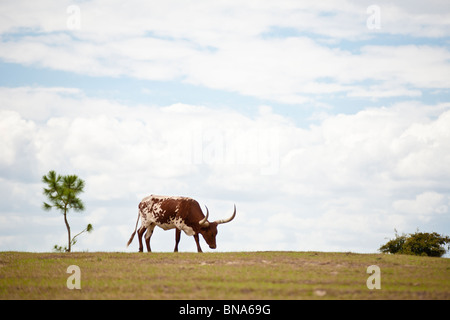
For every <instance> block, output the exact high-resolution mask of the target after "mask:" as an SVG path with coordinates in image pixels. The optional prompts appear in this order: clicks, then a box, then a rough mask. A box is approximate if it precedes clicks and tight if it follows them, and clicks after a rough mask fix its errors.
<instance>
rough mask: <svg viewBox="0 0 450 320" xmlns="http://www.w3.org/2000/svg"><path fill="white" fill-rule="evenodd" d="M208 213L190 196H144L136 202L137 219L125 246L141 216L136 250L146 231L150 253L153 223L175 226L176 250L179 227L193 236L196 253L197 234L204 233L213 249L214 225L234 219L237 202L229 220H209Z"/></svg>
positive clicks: (168, 227) (155, 224)
mask: <svg viewBox="0 0 450 320" xmlns="http://www.w3.org/2000/svg"><path fill="white" fill-rule="evenodd" d="M205 207H206V206H205ZM208 216H209V211H208V207H206V216H205V215H204V214H203V212H202V209H201V208H200V205H199V204H198V202H197V201H196V200H194V199H191V198H187V197H169V196H155V195H151V196H148V197H145V198H144V199H142V201H141V202H140V203H139V214H138V219H137V221H136V227H135V228H134V232H133V233H132V235H131V238H130V240H129V241H128V244H127V247H128V246H129V245H130V243H131V242H132V241H133V238H134V235H135V234H136V229H137V225H138V222H139V218H140V219H141V227H140V228H139V230H138V239H139V252H142V251H143V246H142V236H143V235H144V232H145V231H147V233H146V234H145V244H146V246H147V251H148V252H151V249H150V238H151V236H152V234H153V229H154V228H155V226H158V227H160V228H162V229H164V230H169V229H174V228H176V229H177V231H176V236H175V252H177V251H178V243H179V241H180V235H181V230H183V231H184V233H186V234H187V235H188V236H194V239H195V243H196V244H197V251H198V252H202V249H201V247H200V242H199V237H198V235H199V234H201V235H202V236H203V238H204V239H205V241H206V243H207V244H208V245H209V247H210V248H211V249H215V248H216V235H217V225H219V224H221V223H227V222H230V221H231V220H233V219H234V217H235V216H236V205H235V206H234V212H233V215H232V216H231V217H229V218H228V219H224V220H217V221H214V222H209V221H208Z"/></svg>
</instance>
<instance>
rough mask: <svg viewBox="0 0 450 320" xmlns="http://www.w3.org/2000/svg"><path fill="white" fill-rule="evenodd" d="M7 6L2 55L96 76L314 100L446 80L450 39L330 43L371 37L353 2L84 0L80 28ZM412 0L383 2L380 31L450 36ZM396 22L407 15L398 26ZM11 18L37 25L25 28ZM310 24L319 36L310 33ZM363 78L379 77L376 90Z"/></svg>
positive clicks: (387, 92) (387, 93)
mask: <svg viewBox="0 0 450 320" xmlns="http://www.w3.org/2000/svg"><path fill="white" fill-rule="evenodd" d="M67 5H69V3H68V4H67ZM3 6H4V7H5V8H4V10H6V11H5V12H9V16H12V17H15V18H16V20H15V19H12V20H11V21H6V22H4V25H3V28H0V30H3V32H4V33H6V36H4V37H2V38H1V46H2V51H1V53H0V58H1V59H3V60H4V61H7V62H13V63H20V64H24V65H36V66H39V67H46V68H51V69H55V70H63V71H68V72H74V73H79V74H87V75H90V76H112V77H119V76H127V77H133V78H137V79H146V80H158V81H172V80H181V81H183V82H185V83H190V84H195V85H201V86H205V87H208V88H213V89H220V90H226V91H230V92H238V93H240V94H243V95H247V96H252V97H257V98H260V99H266V100H269V101H276V102H281V103H286V104H304V103H307V102H310V101H311V98H309V97H308V95H309V94H321V95H325V96H327V95H329V94H333V93H340V94H343V95H348V96H354V97H367V96H370V97H393V96H420V94H421V90H423V88H437V89H438V88H448V86H449V80H448V77H446V75H447V74H448V73H450V64H449V62H448V61H449V59H450V52H449V51H448V49H446V48H442V47H435V46H432V45H422V46H417V45H389V46H388V45H361V48H360V49H359V50H357V51H350V50H345V49H343V48H337V47H336V46H329V45H327V41H325V40H327V39H328V40H329V41H341V40H343V39H345V40H348V39H351V40H353V41H357V40H361V39H367V38H370V37H371V36H373V35H371V34H369V33H368V30H367V28H366V24H365V19H367V14H366V7H364V6H362V5H361V4H358V3H356V2H341V3H334V2H326V3H324V4H322V3H321V4H314V5H312V4H301V3H298V2H291V1H286V2H282V3H277V5H276V6H274V5H273V4H271V3H270V2H267V3H266V2H258V5H257V6H255V5H252V4H242V3H240V2H239V3H235V2H230V3H228V2H226V3H221V4H214V5H212V3H210V2H198V3H197V2H196V4H187V3H185V2H177V1H175V2H174V3H171V4H170V5H168V4H166V3H164V4H161V3H152V2H144V3H142V2H136V3H129V4H127V6H123V5H120V4H119V3H109V4H108V5H106V4H104V3H103V2H102V1H92V2H85V3H81V4H80V5H79V8H80V19H81V22H80V29H79V30H68V29H67V26H66V23H65V20H64V19H69V18H70V17H69V16H68V15H67V14H66V12H65V11H64V10H61V12H60V11H57V10H56V8H54V7H52V10H47V9H48V6H46V5H45V4H44V5H42V7H40V6H38V7H37V8H35V7H33V9H32V10H33V14H34V16H33V17H31V13H30V12H29V10H31V8H27V7H24V6H20V5H18V6H17V7H15V6H11V5H8V4H3ZM411 6H413V7H414V4H409V3H408V5H405V6H402V5H390V4H380V7H381V8H382V17H383V21H384V23H383V28H382V29H381V30H382V31H381V32H383V34H394V35H396V34H404V33H407V34H408V35H410V36H412V35H414V34H415V33H414V32H416V31H417V30H416V27H417V26H418V25H420V26H422V27H421V28H420V30H422V31H423V30H428V29H429V30H433V31H429V32H430V33H431V34H442V35H441V36H446V35H448V32H447V33H446V31H445V30H448V28H446V26H447V23H446V22H445V19H444V20H442V14H438V13H436V12H429V13H427V14H425V15H421V16H420V17H419V18H418V17H417V13H411V12H409V10H410V9H408V8H409V7H411ZM63 8H64V6H63V4H61V9H63ZM19 10H22V11H23V12H22V11H20V12H19ZM35 10H38V13H35ZM41 12H42V15H41V14H40V13H41ZM329 12H334V14H332V15H331V14H327V13H329ZM27 19H28V20H27ZM44 19H45V20H44ZM417 19H418V20H419V21H420V23H419V22H417V21H416V20H417ZM412 20H413V21H415V22H412V23H411V24H409V23H407V24H406V26H409V25H411V26H414V27H411V30H408V29H407V28H406V29H407V31H403V30H404V29H405V24H404V22H405V21H412ZM48 21H51V22H48ZM393 21H402V29H401V30H402V31H399V30H400V29H399V28H397V27H395V25H396V23H398V22H396V23H391V22H393ZM385 25H386V26H385ZM15 26H20V27H21V28H25V29H26V30H31V31H35V32H29V33H27V34H26V35H21V34H20V33H18V32H17V30H16V29H15V28H14V27H15ZM392 26H394V27H392ZM19 30H21V29H19ZM439 30H440V31H439ZM49 31H51V32H49ZM289 32H291V33H292V32H293V34H290V33H289ZM311 33H313V34H317V35H319V37H318V38H316V39H312V38H311V37H308V35H309V34H311ZM422 33H423V32H422ZM422 33H419V34H422ZM425 33H426V32H425ZM321 37H322V38H321ZM320 39H322V40H323V41H320ZM324 39H325V40H324ZM329 41H328V42H329ZM356 43H357V42H356ZM412 66H414V67H412ZM365 81H372V82H374V85H373V86H372V88H370V91H368V90H367V88H366V87H365ZM393 83H394V84H395V86H394V88H392V84H393Z"/></svg>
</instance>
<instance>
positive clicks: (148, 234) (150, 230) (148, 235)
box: [145, 223, 156, 252]
mask: <svg viewBox="0 0 450 320" xmlns="http://www.w3.org/2000/svg"><path fill="white" fill-rule="evenodd" d="M155 226H156V225H155V224H154V223H152V224H151V225H149V226H148V227H147V232H146V233H145V245H146V246H147V251H148V252H152V250H151V249H150V238H151V237H152V234H153V229H155Z"/></svg>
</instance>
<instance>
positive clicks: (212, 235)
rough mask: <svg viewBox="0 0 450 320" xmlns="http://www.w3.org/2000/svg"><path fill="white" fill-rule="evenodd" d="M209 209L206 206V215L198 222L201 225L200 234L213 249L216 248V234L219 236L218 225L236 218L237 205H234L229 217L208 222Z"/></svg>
mask: <svg viewBox="0 0 450 320" xmlns="http://www.w3.org/2000/svg"><path fill="white" fill-rule="evenodd" d="M208 216H209V210H208V207H206V217H204V218H203V219H202V220H200V221H199V222H198V224H199V225H200V234H201V235H202V236H203V238H204V239H205V241H206V243H207V244H208V245H209V247H210V248H211V249H215V248H216V236H217V226H218V225H219V224H221V223H227V222H230V221H231V220H233V219H234V217H235V216H236V205H235V206H234V212H233V214H232V215H231V217H229V218H228V219H223V220H217V221H214V222H208Z"/></svg>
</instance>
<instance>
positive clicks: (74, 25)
mask: <svg viewBox="0 0 450 320" xmlns="http://www.w3.org/2000/svg"><path fill="white" fill-rule="evenodd" d="M66 12H67V14H68V15H69V16H68V17H67V21H66V25H67V29H69V30H80V29H81V10H80V7H79V6H77V5H74V4H73V5H70V6H68V7H67V9H66Z"/></svg>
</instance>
